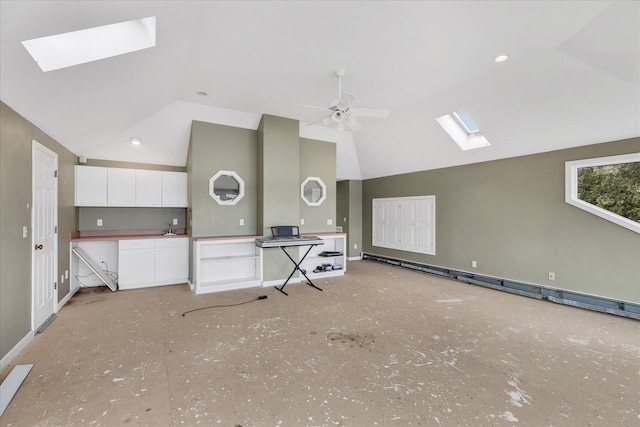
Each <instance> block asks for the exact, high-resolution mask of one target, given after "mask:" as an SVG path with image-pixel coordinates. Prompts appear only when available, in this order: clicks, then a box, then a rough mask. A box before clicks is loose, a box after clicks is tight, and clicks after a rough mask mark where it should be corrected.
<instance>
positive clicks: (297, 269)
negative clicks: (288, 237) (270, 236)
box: [274, 241, 324, 296]
mask: <svg viewBox="0 0 640 427" xmlns="http://www.w3.org/2000/svg"><path fill="white" fill-rule="evenodd" d="M301 243H302V242H301ZM322 244H324V242H322V241H318V243H315V242H314V243H302V244H300V245H287V246H306V245H309V249H307V252H305V254H304V255H303V257H302V258H300V262H295V261H294V259H293V258H291V255H289V252H287V250H286V249H285V246H280V249H282V252H284V254H285V255H286V256H287V258H289V259H290V260H291V262H292V263H293V265H295V267H294V269H293V271H292V272H291V274H290V275H289V277H288V278H287V280H286V281H285V282H284V285H282V286H280V287H277V286H274V288H276V289H277V290H279V291H280V292H282V293H283V294H285V295H287V296H288V295H289V294H288V293H286V292H285V291H283V289H284V287H285V286H287V283H289V280H291V278H292V277H293V275H294V274H295V272H296V271H299V272H300V273H302V275H303V276H304V278H305V279H307V285H309V286H311V287H312V288H316V289H317V290H319V291H321V290H322V289H320V288H319V287H317V286H316V285H314V284H313V282H312V281H311V279H309V278H308V277H307V273H305V271H304V270H303V269H301V268H300V264H302V261H304V259H305V258H306V257H307V255H309V252H311V249H312V248H313V247H314V246H318V245H322Z"/></svg>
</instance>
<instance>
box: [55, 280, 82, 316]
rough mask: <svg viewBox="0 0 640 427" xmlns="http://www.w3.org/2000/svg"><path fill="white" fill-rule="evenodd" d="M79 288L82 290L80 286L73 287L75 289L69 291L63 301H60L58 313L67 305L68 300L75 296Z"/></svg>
mask: <svg viewBox="0 0 640 427" xmlns="http://www.w3.org/2000/svg"><path fill="white" fill-rule="evenodd" d="M79 290H80V286H78V287H77V288H75V289H73V290H71V291H69V293H68V294H67V295H66V296H65V297H64V298H62V301H60V302H59V303H58V308H57V309H56V313H57V312H59V311H60V309H61V308H62V307H64V305H65V304H66V303H68V302H69V300H70V299H71V297H73V296H74V295H75V294H76V292H78V291H79Z"/></svg>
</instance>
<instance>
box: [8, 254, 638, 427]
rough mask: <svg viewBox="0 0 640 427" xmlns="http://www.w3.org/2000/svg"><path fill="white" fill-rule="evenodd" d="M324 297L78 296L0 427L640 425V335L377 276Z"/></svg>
mask: <svg viewBox="0 0 640 427" xmlns="http://www.w3.org/2000/svg"><path fill="white" fill-rule="evenodd" d="M316 284H317V285H319V286H320V287H322V288H324V292H320V291H317V290H315V289H313V288H311V287H309V286H306V285H303V284H295V285H288V286H287V290H288V291H289V296H288V297H287V296H285V295H282V294H280V293H279V292H277V291H275V290H274V289H273V288H264V289H262V288H258V289H246V290H240V291H231V292H224V293H218V294H210V295H200V296H195V295H193V294H191V292H190V291H189V290H188V288H187V286H185V285H180V286H166V287H159V288H150V289H142V290H131V291H119V292H114V293H112V292H110V291H108V290H107V291H105V290H104V288H94V289H88V290H83V291H82V292H80V293H78V294H77V295H76V296H74V297H73V298H72V299H71V301H70V302H69V303H68V304H67V305H66V306H65V307H64V308H63V309H62V310H61V311H60V313H59V314H58V318H57V319H56V320H55V321H54V322H53V323H52V324H51V325H50V326H49V327H48V328H47V329H46V330H45V331H44V332H43V333H42V334H39V335H37V336H36V337H35V339H34V340H33V341H32V342H31V343H30V344H29V345H28V347H27V348H26V349H25V350H24V351H22V352H21V353H20V354H19V355H18V357H17V358H16V359H15V360H14V361H13V363H12V365H11V366H10V367H9V368H8V369H5V371H3V372H2V379H4V377H6V375H7V374H8V372H9V370H10V369H11V367H12V366H13V365H15V364H22V363H33V364H34V367H33V370H32V371H31V373H30V374H29V376H28V377H27V379H26V381H25V383H24V384H23V385H22V387H21V388H20V390H19V391H18V393H17V395H16V397H15V398H14V400H13V401H12V402H11V404H10V406H9V408H8V409H7V411H6V412H5V414H4V416H3V417H2V419H1V420H0V423H1V425H2V426H32V425H37V426H120V425H145V426H174V425H207V426H216V425H221V426H244V427H247V426H419V425H422V426H452V425H463V426H512V425H519V426H555V427H559V426H591V425H592V426H607V427H612V426H638V425H640V403H639V402H640V373H639V370H640V333H639V331H640V328H639V326H640V323H639V322H638V321H636V320H632V319H627V318H622V317H616V316H613V315H609V314H603V313H597V312H591V311H587V310H582V309H578V308H573V307H568V306H562V305H557V304H553V303H550V302H545V301H539V300H535V299H530V298H526V297H521V296H517V295H512V294H508V293H504V292H499V291H494V290H491V289H486V288H482V287H478V286H473V285H465V284H461V283H457V282H453V281H448V280H444V279H439V278H434V277H431V276H429V275H426V274H423V273H418V272H413V271H408V270H403V269H399V268H395V267H391V266H387V265H382V264H378V263H375V262H373V261H357V262H351V263H349V268H348V272H347V274H346V275H345V276H344V277H339V278H329V279H326V280H317V281H316ZM263 294H265V295H268V299H266V300H259V301H255V302H251V303H248V304H244V305H239V306H235V307H221V308H212V309H207V310H200V311H195V312H192V313H189V314H187V315H186V316H182V313H183V312H185V311H187V310H191V309H194V308H199V307H205V306H209V305H213V304H234V303H240V302H244V301H250V300H252V299H255V298H257V297H258V296H259V295H263Z"/></svg>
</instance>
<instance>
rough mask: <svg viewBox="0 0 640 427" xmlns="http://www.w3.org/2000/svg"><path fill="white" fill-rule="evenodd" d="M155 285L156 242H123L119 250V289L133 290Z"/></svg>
mask: <svg viewBox="0 0 640 427" xmlns="http://www.w3.org/2000/svg"><path fill="white" fill-rule="evenodd" d="M154 284H155V249H154V240H153V239H146V240H122V241H120V248H119V250H118V287H119V288H120V289H133V288H138V287H144V286H153V285H154Z"/></svg>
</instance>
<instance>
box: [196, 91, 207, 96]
mask: <svg viewBox="0 0 640 427" xmlns="http://www.w3.org/2000/svg"><path fill="white" fill-rule="evenodd" d="M196 95H198V96H207V92H196Z"/></svg>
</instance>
